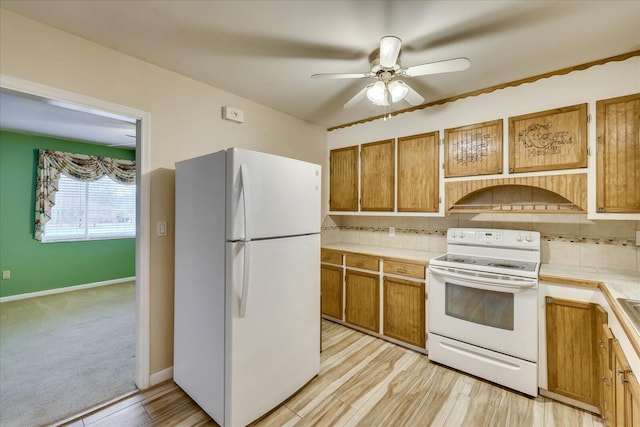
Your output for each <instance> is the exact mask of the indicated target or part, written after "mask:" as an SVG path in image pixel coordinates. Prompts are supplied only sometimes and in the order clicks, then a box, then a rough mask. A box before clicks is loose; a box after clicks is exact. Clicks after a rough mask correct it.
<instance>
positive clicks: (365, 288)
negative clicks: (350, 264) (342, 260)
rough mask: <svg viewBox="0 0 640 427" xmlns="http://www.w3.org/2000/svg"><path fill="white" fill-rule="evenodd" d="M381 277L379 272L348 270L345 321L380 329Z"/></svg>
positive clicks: (362, 326) (375, 330)
mask: <svg viewBox="0 0 640 427" xmlns="http://www.w3.org/2000/svg"><path fill="white" fill-rule="evenodd" d="M379 282H380V278H379V276H378V275H377V274H371V273H363V272H360V271H354V270H347V274H346V281H345V286H346V310H345V321H346V322H347V323H351V324H352V325H355V326H359V327H361V328H364V329H368V330H370V331H372V332H375V333H378V332H379V331H380V285H379Z"/></svg>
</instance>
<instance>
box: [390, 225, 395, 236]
mask: <svg viewBox="0 0 640 427" xmlns="http://www.w3.org/2000/svg"><path fill="white" fill-rule="evenodd" d="M395 236H396V228H395V227H389V237H395Z"/></svg>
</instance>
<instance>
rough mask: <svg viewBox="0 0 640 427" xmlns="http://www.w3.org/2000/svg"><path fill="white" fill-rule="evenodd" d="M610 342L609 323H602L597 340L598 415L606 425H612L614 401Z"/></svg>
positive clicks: (611, 337) (611, 335)
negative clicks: (599, 393) (599, 394)
mask: <svg viewBox="0 0 640 427" xmlns="http://www.w3.org/2000/svg"><path fill="white" fill-rule="evenodd" d="M612 344H613V334H612V333H611V329H609V325H607V324H606V323H603V324H602V326H601V327H600V338H599V340H598V372H599V374H598V378H599V379H600V382H601V397H600V415H601V416H602V420H603V421H604V423H605V424H606V425H608V426H613V425H614V419H613V402H614V384H613V381H614V380H615V378H614V377H613V374H612V370H611V366H612V356H611V352H612V348H611V347H612Z"/></svg>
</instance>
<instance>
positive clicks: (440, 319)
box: [428, 265, 538, 362]
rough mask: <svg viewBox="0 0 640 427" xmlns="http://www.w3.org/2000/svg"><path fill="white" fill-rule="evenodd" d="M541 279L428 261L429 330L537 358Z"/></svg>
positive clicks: (470, 342)
mask: <svg viewBox="0 0 640 427" xmlns="http://www.w3.org/2000/svg"><path fill="white" fill-rule="evenodd" d="M537 309H538V281H537V279H535V278H526V277H518V276H504V275H499V274H493V273H486V272H479V271H472V270H464V269H458V268H452V267H444V266H436V265H431V266H429V321H428V326H429V332H431V333H435V334H438V335H441V336H444V337H448V338H452V339H455V340H459V341H462V342H465V343H468V344H473V345H476V346H478V347H483V348H486V349H489V350H494V351H497V352H500V353H504V354H508V355H511V356H515V357H519V358H522V359H525V360H529V361H532V362H535V361H537V359H538V345H537V344H538V315H537V313H538V312H537Z"/></svg>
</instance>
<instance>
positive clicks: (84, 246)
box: [0, 131, 135, 297]
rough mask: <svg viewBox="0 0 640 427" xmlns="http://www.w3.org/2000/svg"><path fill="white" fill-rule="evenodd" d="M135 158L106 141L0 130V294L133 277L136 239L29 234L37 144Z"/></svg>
mask: <svg viewBox="0 0 640 427" xmlns="http://www.w3.org/2000/svg"><path fill="white" fill-rule="evenodd" d="M40 148H43V149H51V150H59V151H67V152H72V153H84V154H93V155H98V156H106V157H115V158H120V159H130V160H133V159H135V152H134V151H132V150H124V149H121V148H111V147H107V146H104V145H95V144H85V143H81V142H74V141H68V140H63V139H56V138H49V137H43V136H35V135H27V134H22V133H15V132H8V131H0V270H2V271H4V270H11V279H9V280H1V281H0V297H6V296H11V295H18V294H24V293H28V292H38V291H45V290H49V289H57V288H63V287H66V286H74V285H83V284H87V283H94V282H101V281H104V280H112V279H118V278H123V277H132V276H135V239H112V240H94V241H79V242H56V243H41V242H39V241H37V240H35V239H34V238H33V229H34V226H33V221H34V209H35V181H36V165H37V156H38V154H37V153H38V151H37V150H38V149H40Z"/></svg>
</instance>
